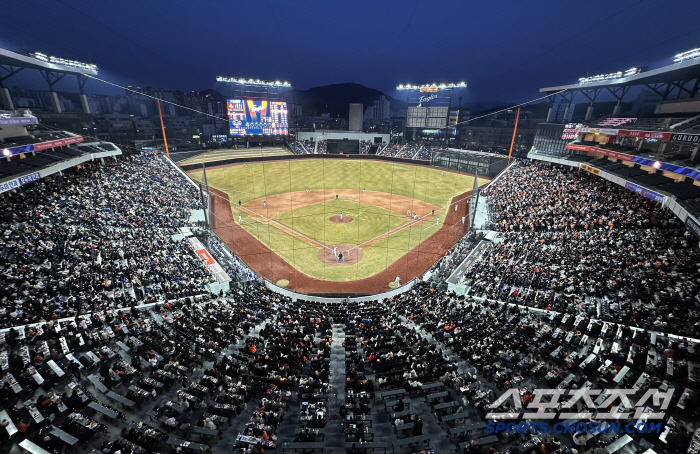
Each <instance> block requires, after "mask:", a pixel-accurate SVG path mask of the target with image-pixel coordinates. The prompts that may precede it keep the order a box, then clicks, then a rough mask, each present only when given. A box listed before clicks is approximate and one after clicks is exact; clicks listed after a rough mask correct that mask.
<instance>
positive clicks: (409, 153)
mask: <svg viewBox="0 0 700 454" xmlns="http://www.w3.org/2000/svg"><path fill="white" fill-rule="evenodd" d="M381 154H382V155H383V156H394V157H397V158H408V159H423V160H425V159H430V148H428V147H426V146H425V145H422V144H419V143H411V142H409V143H390V144H388V145H387V146H386V147H385V148H384V149H382V152H381ZM426 155H427V157H426Z"/></svg>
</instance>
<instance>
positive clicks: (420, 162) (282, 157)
mask: <svg viewBox="0 0 700 454" xmlns="http://www.w3.org/2000/svg"><path fill="white" fill-rule="evenodd" d="M290 159H353V160H370V161H388V162H398V163H401V164H412V165H421V166H426V167H435V166H431V165H430V161H424V160H422V159H408V158H396V157H394V156H377V155H369V154H355V155H349V154H294V155H279V156H255V157H250V158H235V159H222V160H220V161H208V162H206V163H205V164H206V165H207V167H214V166H225V165H229V164H244V163H247V162H268V161H287V160H290ZM180 168H181V169H182V170H184V171H185V172H189V171H190V170H201V169H202V164H201V163H197V164H187V165H183V166H180ZM458 173H464V172H458Z"/></svg>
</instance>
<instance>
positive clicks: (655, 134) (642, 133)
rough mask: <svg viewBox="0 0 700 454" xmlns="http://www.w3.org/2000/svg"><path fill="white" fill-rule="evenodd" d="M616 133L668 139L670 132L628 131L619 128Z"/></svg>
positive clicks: (642, 137)
mask: <svg viewBox="0 0 700 454" xmlns="http://www.w3.org/2000/svg"><path fill="white" fill-rule="evenodd" d="M617 135H618V136H622V137H639V138H640V139H657V140H669V139H670V138H671V135H672V134H671V133H670V132H658V131H630V130H628V129H620V130H619V131H618V132H617Z"/></svg>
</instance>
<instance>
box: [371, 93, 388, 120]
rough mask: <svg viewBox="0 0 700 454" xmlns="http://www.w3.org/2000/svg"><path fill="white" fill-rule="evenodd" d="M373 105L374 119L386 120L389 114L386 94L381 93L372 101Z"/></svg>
mask: <svg viewBox="0 0 700 454" xmlns="http://www.w3.org/2000/svg"><path fill="white" fill-rule="evenodd" d="M372 104H373V106H374V120H387V119H389V117H390V116H391V114H390V111H391V109H390V107H391V106H390V102H389V100H388V99H386V96H384V95H382V96H380V97H379V99H377V100H376V101H374V103H372Z"/></svg>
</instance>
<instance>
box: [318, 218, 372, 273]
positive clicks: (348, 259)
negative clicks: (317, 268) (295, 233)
mask: <svg viewBox="0 0 700 454" xmlns="http://www.w3.org/2000/svg"><path fill="white" fill-rule="evenodd" d="M343 220H345V219H343ZM333 246H335V247H337V248H338V254H340V253H342V254H343V261H342V262H339V261H338V257H336V255H335V254H333ZM318 258H319V260H321V261H322V262H323V263H327V264H328V265H352V264H354V263H357V262H359V261H360V260H362V251H361V250H360V248H359V247H356V246H351V245H349V244H335V245H332V246H329V247H323V248H321V249H320V250H319V251H318Z"/></svg>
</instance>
